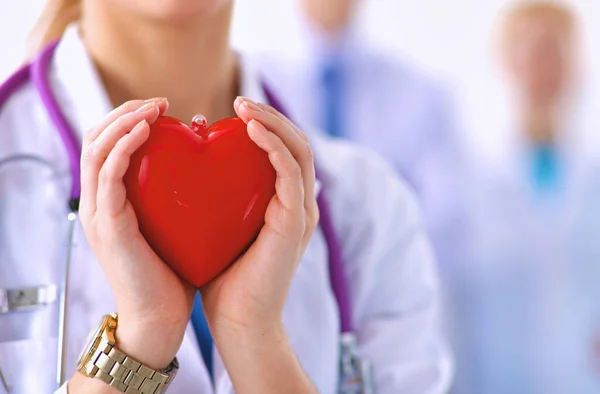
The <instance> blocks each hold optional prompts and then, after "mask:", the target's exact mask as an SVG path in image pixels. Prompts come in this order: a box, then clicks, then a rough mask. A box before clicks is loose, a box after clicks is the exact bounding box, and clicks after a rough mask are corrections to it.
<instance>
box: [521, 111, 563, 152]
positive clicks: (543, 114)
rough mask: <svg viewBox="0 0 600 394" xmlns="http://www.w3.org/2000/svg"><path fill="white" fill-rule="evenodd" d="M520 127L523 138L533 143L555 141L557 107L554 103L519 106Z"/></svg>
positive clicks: (539, 143) (547, 143) (546, 143)
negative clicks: (523, 134)
mask: <svg viewBox="0 0 600 394" xmlns="http://www.w3.org/2000/svg"><path fill="white" fill-rule="evenodd" d="M519 117H520V125H519V126H520V127H521V130H522V131H523V132H524V133H525V138H526V139H527V140H528V141H529V142H531V143H533V144H535V145H549V144H553V143H554V142H555V137H556V132H557V130H556V129H557V123H558V109H557V108H556V107H555V106H554V105H550V104H548V105H534V104H530V105H525V106H523V107H522V108H521V111H520V114H519Z"/></svg>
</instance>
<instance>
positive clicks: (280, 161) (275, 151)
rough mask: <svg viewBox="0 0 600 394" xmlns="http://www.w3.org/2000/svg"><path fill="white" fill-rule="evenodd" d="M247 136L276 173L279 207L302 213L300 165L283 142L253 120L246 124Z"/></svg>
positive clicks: (302, 190) (302, 194) (302, 186)
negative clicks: (261, 151)
mask: <svg viewBox="0 0 600 394" xmlns="http://www.w3.org/2000/svg"><path fill="white" fill-rule="evenodd" d="M248 136H249V137H250V139H251V140H252V141H254V143H255V144H256V145H258V147H260V148H261V149H263V150H264V151H265V152H267V154H268V155H269V160H270V161H271V164H272V165H273V168H274V169H275V172H276V173H277V180H276V183H275V189H276V192H277V197H278V198H279V200H280V202H281V205H282V206H283V207H284V208H285V209H286V210H288V211H292V212H296V211H298V210H299V209H302V211H303V205H304V185H303V182H302V172H301V169H300V165H299V164H298V162H297V161H296V160H295V159H294V157H293V156H292V153H291V152H290V151H289V149H288V148H287V147H286V146H285V144H284V143H283V141H282V140H281V139H280V138H279V137H277V136H276V135H275V134H273V133H271V132H269V131H268V130H267V129H266V128H265V127H264V126H263V125H262V124H260V123H259V122H257V121H255V120H251V121H250V122H249V123H248Z"/></svg>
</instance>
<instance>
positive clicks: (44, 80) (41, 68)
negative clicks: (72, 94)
mask: <svg viewBox="0 0 600 394" xmlns="http://www.w3.org/2000/svg"><path fill="white" fill-rule="evenodd" d="M56 46H57V43H54V44H52V45H49V46H48V47H47V48H45V49H44V50H43V51H42V52H41V53H40V55H39V56H38V57H37V58H36V59H35V60H34V61H33V62H32V63H31V64H27V65H24V66H23V67H22V68H21V69H19V70H18V71H17V72H16V73H15V74H13V75H12V76H11V77H10V78H9V79H8V80H7V81H6V82H5V83H4V84H3V85H2V86H0V106H2V105H3V104H4V103H5V102H6V101H7V100H8V98H9V97H10V96H11V95H12V94H13V93H15V92H16V91H17V90H18V89H19V88H21V87H22V86H23V85H24V84H25V83H26V82H28V81H29V82H31V83H32V85H33V86H34V87H35V88H36V90H37V92H38V93H39V95H40V98H41V100H42V103H43V104H44V107H45V109H46V111H47V113H48V116H49V117H50V119H51V121H52V123H53V124H54V125H55V127H56V130H57V132H58V134H59V135H60V138H61V141H62V143H63V145H64V148H65V150H66V151H67V153H68V158H69V165H70V175H71V180H72V185H71V191H70V195H69V200H68V208H69V209H68V214H67V216H66V219H67V221H68V224H69V227H68V237H69V240H68V244H67V248H68V250H67V253H66V257H65V264H64V270H63V272H62V280H61V283H60V288H59V293H60V296H59V320H58V345H57V346H58V348H57V374H56V381H57V384H58V386H59V387H60V386H62V384H63V383H64V382H65V374H66V352H67V328H68V325H67V321H68V311H69V308H68V306H69V305H68V300H67V295H68V292H69V289H70V284H69V273H70V268H71V262H72V249H73V241H74V234H75V224H76V221H77V213H78V208H79V198H80V190H81V184H80V182H81V181H80V167H79V158H80V152H81V147H80V144H79V140H78V138H77V133H76V132H75V131H74V130H73V128H72V127H71V125H70V124H69V122H68V121H67V118H66V116H65V115H64V113H63V112H62V110H61V108H60V105H59V103H58V101H57V99H56V96H55V95H54V93H53V91H52V88H51V86H50V81H49V79H48V72H49V68H50V64H51V61H52V57H53V55H54V51H55V49H56ZM262 86H263V90H264V93H265V96H266V98H267V101H268V103H269V104H270V105H271V106H272V107H274V108H275V109H277V110H278V111H279V112H281V113H282V114H284V115H285V116H287V115H286V114H287V111H285V108H284V107H283V105H281V103H280V101H279V100H278V99H277V97H276V96H275V95H274V93H273V91H272V90H271V89H270V88H269V87H268V86H267V85H266V84H264V83H263V84H262ZM22 160H27V161H35V162H37V163H39V164H41V165H43V166H49V167H50V168H52V164H51V163H49V162H47V161H45V160H44V159H42V158H38V157H34V156H27V155H22V156H11V157H9V158H4V159H0V166H2V165H5V164H7V163H11V162H16V161H22ZM317 177H319V174H318V172H317ZM317 202H318V205H319V209H320V222H319V225H320V228H321V231H322V232H323V235H324V237H325V241H326V243H327V246H328V258H329V276H330V284H331V288H332V290H333V293H334V295H335V298H336V301H337V304H338V308H339V316H340V329H341V349H340V351H341V355H340V389H339V393H340V394H346V393H347V394H350V393H353V394H372V393H373V392H374V391H373V384H372V378H371V375H372V374H371V365H370V363H369V362H368V361H366V360H363V359H361V358H360V357H358V354H357V340H356V336H355V334H354V330H353V325H352V315H351V308H350V299H349V295H348V288H347V283H346V278H345V273H344V265H343V261H342V248H341V245H340V242H339V239H338V238H337V236H336V232H335V228H334V226H333V221H332V217H331V211H330V208H329V203H328V201H327V196H326V194H325V192H324V190H321V192H320V193H319V195H318V198H317ZM0 381H1V382H2V383H3V385H4V386H5V388H6V389H7V391H9V385H8V383H7V380H6V377H5V376H4V375H3V374H2V371H1V369H0Z"/></svg>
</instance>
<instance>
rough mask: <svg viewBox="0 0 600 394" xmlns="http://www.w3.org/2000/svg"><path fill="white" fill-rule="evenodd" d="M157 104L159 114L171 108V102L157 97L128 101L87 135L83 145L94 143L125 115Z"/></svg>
mask: <svg viewBox="0 0 600 394" xmlns="http://www.w3.org/2000/svg"><path fill="white" fill-rule="evenodd" d="M149 103H155V104H156V105H157V106H158V109H159V113H160V114H161V115H162V114H164V113H165V112H167V109H168V108H169V101H168V100H167V99H166V98H164V97H156V98H151V99H148V100H131V101H127V102H125V103H124V104H122V105H121V106H119V107H117V108H115V109H113V110H112V111H111V112H110V113H109V114H108V115H107V116H106V118H104V120H103V121H102V123H100V124H99V125H98V127H95V128H94V129H92V130H89V131H88V132H87V133H85V135H84V138H83V145H84V146H85V145H86V144H90V143H92V142H93V141H94V140H95V139H96V138H98V136H99V135H100V134H101V133H102V131H103V130H104V129H106V128H107V127H108V126H109V125H110V124H111V123H113V122H114V121H115V120H117V119H118V118H119V117H121V116H123V115H125V114H126V113H129V112H134V111H137V110H138V109H140V108H141V107H142V106H143V105H145V104H149Z"/></svg>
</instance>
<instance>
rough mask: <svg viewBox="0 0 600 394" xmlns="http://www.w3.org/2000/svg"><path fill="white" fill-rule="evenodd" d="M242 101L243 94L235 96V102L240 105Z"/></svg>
mask: <svg viewBox="0 0 600 394" xmlns="http://www.w3.org/2000/svg"><path fill="white" fill-rule="evenodd" d="M242 101H243V99H242V96H237V97H236V98H235V101H234V102H233V104H235V105H239V104H241V103H242Z"/></svg>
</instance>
